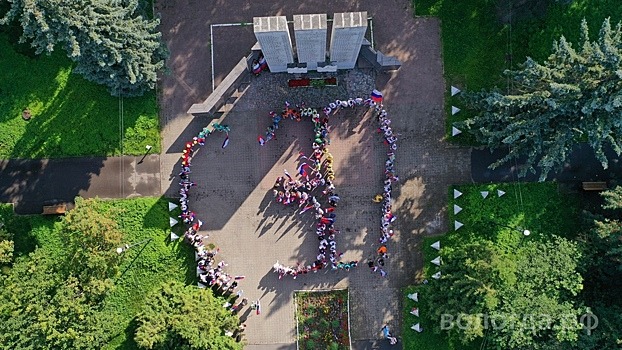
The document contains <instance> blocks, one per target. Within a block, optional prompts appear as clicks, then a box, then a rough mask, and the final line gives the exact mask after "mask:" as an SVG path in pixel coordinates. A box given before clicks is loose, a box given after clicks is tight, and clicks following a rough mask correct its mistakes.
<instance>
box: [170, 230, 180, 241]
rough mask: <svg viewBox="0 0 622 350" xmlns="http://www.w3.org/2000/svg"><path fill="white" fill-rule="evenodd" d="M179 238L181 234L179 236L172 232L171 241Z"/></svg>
mask: <svg viewBox="0 0 622 350" xmlns="http://www.w3.org/2000/svg"><path fill="white" fill-rule="evenodd" d="M178 239H179V236H178V235H176V234H175V233H174V232H171V242H172V241H176V240H178Z"/></svg>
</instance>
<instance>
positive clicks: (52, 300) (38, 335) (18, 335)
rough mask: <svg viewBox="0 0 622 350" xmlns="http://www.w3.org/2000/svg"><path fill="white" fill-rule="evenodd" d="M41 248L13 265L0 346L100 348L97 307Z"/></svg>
mask: <svg viewBox="0 0 622 350" xmlns="http://www.w3.org/2000/svg"><path fill="white" fill-rule="evenodd" d="M58 263H59V261H58V260H56V259H55V258H54V257H52V256H50V255H49V254H46V253H45V252H44V251H42V250H41V249H37V250H35V251H34V252H33V253H31V254H30V256H29V259H28V260H25V261H18V262H16V263H15V264H14V266H13V268H12V269H11V271H10V273H9V275H8V276H7V277H6V278H4V279H2V283H1V288H0V344H2V347H3V348H6V349H99V348H101V346H102V345H103V342H104V340H105V335H104V334H102V332H101V327H98V325H97V318H96V317H95V315H96V310H97V306H98V304H97V303H93V302H90V301H89V300H88V297H87V295H86V294H85V293H84V292H83V288H82V287H81V286H80V283H79V281H78V280H77V279H76V278H75V277H72V276H69V277H65V276H64V275H63V273H62V272H61V271H60V269H59V266H58Z"/></svg>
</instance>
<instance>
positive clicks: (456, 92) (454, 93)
mask: <svg viewBox="0 0 622 350" xmlns="http://www.w3.org/2000/svg"><path fill="white" fill-rule="evenodd" d="M460 91H462V90H460V89H458V88H457V87H455V86H453V85H452V86H451V96H456V95H457V94H459V93H460Z"/></svg>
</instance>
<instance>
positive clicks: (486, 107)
mask: <svg viewBox="0 0 622 350" xmlns="http://www.w3.org/2000/svg"><path fill="white" fill-rule="evenodd" d="M505 74H506V75H507V76H508V77H509V78H510V79H511V82H512V87H513V89H511V91H510V92H509V93H507V94H504V93H502V92H501V91H500V90H498V89H496V90H493V91H482V92H479V93H471V94H466V95H465V101H466V103H467V105H468V107H469V108H471V109H472V110H473V111H474V112H475V116H474V117H471V118H469V119H467V120H466V121H464V122H463V123H462V124H461V125H462V126H463V127H466V128H468V129H469V130H470V131H471V132H472V133H473V134H474V136H475V137H476V139H477V141H478V142H480V143H482V144H484V145H486V146H488V147H490V148H491V149H498V148H504V149H505V148H506V147H507V148H509V153H508V154H507V155H506V156H505V157H503V158H501V159H499V160H498V161H497V162H495V163H493V164H492V165H491V168H493V169H494V168H496V167H498V166H500V165H502V164H504V163H507V162H508V161H510V160H513V159H516V158H519V157H522V156H524V157H526V158H527V160H526V163H525V166H524V167H523V168H522V169H521V174H522V175H525V174H526V172H527V171H532V172H535V168H536V167H537V168H539V169H540V170H541V176H540V180H541V181H543V180H544V179H545V178H546V176H547V174H548V173H549V172H550V171H554V170H559V169H560V168H561V167H562V166H563V164H564V161H565V160H566V159H567V158H568V156H569V155H570V153H571V151H572V150H573V147H574V146H575V145H577V144H578V143H580V142H587V143H588V144H589V145H590V146H591V148H592V149H593V150H594V152H595V154H596V157H597V159H598V160H599V161H600V163H601V164H602V166H603V167H604V168H607V166H608V160H607V157H606V156H605V153H604V147H605V146H610V147H611V148H612V149H613V150H614V151H615V152H616V154H618V155H620V153H622V140H621V138H620V137H621V136H622V22H621V23H618V25H617V26H615V28H612V27H611V24H610V22H609V19H606V20H605V21H604V22H603V24H602V27H601V30H600V33H599V36H598V40H596V41H590V38H589V35H588V25H587V22H586V21H585V20H583V21H582V23H581V39H580V43H579V45H578V47H576V48H575V47H573V46H572V45H571V43H569V42H568V41H567V40H566V38H565V37H563V36H562V37H561V38H560V39H559V41H556V42H554V44H553V52H552V53H551V55H550V56H549V57H548V59H547V60H546V61H545V62H544V63H542V64H540V63H538V62H536V61H535V60H533V59H532V58H527V60H526V61H525V63H524V64H523V65H522V69H521V70H517V71H506V72H505Z"/></svg>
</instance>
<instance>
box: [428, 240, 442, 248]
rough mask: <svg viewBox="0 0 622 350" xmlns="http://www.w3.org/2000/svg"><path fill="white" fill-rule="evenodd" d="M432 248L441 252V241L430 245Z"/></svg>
mask: <svg viewBox="0 0 622 350" xmlns="http://www.w3.org/2000/svg"><path fill="white" fill-rule="evenodd" d="M430 247H432V248H434V249H436V250H441V241H436V242H434V243H432V244H431V245H430Z"/></svg>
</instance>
